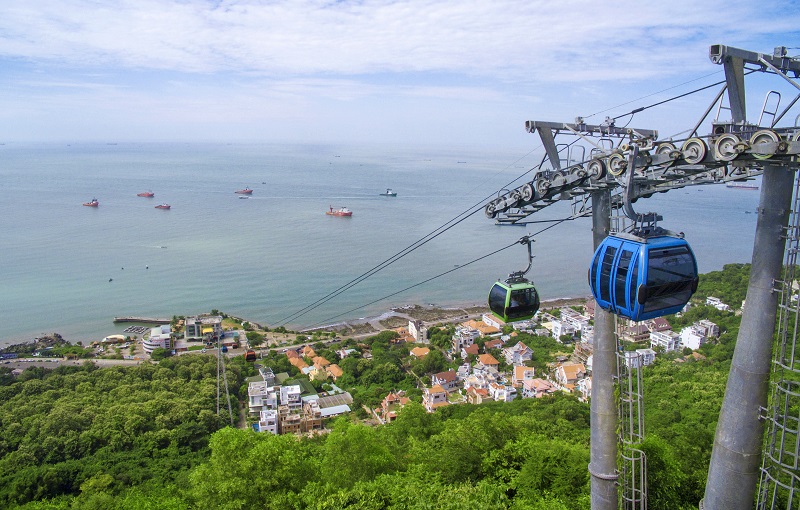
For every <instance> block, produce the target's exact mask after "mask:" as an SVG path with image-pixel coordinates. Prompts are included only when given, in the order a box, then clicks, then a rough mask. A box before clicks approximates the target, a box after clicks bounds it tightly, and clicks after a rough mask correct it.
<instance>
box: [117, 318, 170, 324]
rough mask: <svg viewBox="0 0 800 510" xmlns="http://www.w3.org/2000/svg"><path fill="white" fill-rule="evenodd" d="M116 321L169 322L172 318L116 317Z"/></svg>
mask: <svg viewBox="0 0 800 510" xmlns="http://www.w3.org/2000/svg"><path fill="white" fill-rule="evenodd" d="M114 322H115V323H117V322H143V323H145V324H169V323H170V322H172V319H154V318H153V317H114Z"/></svg>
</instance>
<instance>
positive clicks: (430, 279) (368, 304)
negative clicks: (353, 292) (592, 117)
mask: <svg viewBox="0 0 800 510" xmlns="http://www.w3.org/2000/svg"><path fill="white" fill-rule="evenodd" d="M574 219H575V218H574V217H569V218H562V219H560V220H549V221H552V222H553V224H552V225H549V226H547V227H545V228H543V229H541V230H539V231H538V232H536V233H535V234H527V235H526V236H525V237H528V238H531V239H533V238H534V237H535V236H537V235H539V234H541V233H542V232H544V231H545V230H548V229H551V228H553V227H555V226H556V225H560V224H562V223H564V222H565V221H570V220H574ZM518 244H520V241H514V242H513V243H511V244H509V245H508V246H504V247H502V248H499V249H497V250H495V251H493V252H491V253H487V254H486V255H483V256H481V257H478V258H476V259H473V260H471V261H469V262H467V263H466V264H461V265H459V266H458V267H455V268H453V269H449V270H447V271H445V272H443V273H439V274H437V275H435V276H431V277H430V278H428V279H426V280H423V281H421V282H419V283H415V284H414V285H410V286H408V287H406V288H404V289H401V290H398V291H397V292H393V293H391V294H388V295H386V296H383V297H382V298H379V299H376V300H374V301H370V302H369V303H366V304H363V305H361V306H359V307H356V308H353V309H351V310H348V311H346V312H342V313H340V314H338V315H334V316H333V317H328V318H327V319H325V320H323V321H320V322H318V323H316V324H312V325H311V326H309V327H307V328H304V329H303V331H306V330H309V329H314V328H317V327H319V326H323V325H325V324H327V323H329V322H330V321H332V320H334V319H338V318H339V317H341V316H343V315H347V314H349V313H352V312H355V311H358V310H361V309H362V308H366V307H368V306H370V305H374V304H375V303H379V302H381V301H383V300H384V299H389V298H390V297H394V296H396V295H398V294H402V293H403V292H406V291H408V290H411V289H413V288H415V287H419V286H420V285H424V284H426V283H428V282H431V281H433V280H435V279H437V278H440V277H442V276H445V275H448V274H450V273H452V272H454V271H458V270H459V269H461V268H464V267H467V266H469V265H471V264H474V263H475V262H479V261H481V260H483V259H485V258H488V257H491V256H492V255H496V254H498V253H500V252H501V251H504V250H507V249H509V248H511V247H512V246H516V245H518Z"/></svg>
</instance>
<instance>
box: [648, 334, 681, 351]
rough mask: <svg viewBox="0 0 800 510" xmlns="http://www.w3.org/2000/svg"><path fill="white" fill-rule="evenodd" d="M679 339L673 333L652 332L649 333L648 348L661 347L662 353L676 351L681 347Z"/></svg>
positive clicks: (678, 336)
mask: <svg viewBox="0 0 800 510" xmlns="http://www.w3.org/2000/svg"><path fill="white" fill-rule="evenodd" d="M680 338H681V336H680V335H679V334H678V333H676V332H674V331H653V332H651V333H650V347H651V348H653V349H654V348H656V347H661V348H662V349H663V350H664V352H672V351H676V350H678V348H680V345H681V340H680Z"/></svg>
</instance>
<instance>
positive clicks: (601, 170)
mask: <svg viewBox="0 0 800 510" xmlns="http://www.w3.org/2000/svg"><path fill="white" fill-rule="evenodd" d="M586 171H587V173H588V174H589V178H590V179H591V180H593V181H599V180H600V179H602V178H603V177H605V176H606V166H605V165H604V164H603V160H600V159H593V160H591V161H590V162H589V164H588V165H586Z"/></svg>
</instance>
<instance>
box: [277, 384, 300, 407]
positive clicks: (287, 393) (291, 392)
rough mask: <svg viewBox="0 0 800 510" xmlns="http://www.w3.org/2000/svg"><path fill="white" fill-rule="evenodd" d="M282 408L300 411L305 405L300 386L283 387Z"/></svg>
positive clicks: (281, 393) (281, 394)
mask: <svg viewBox="0 0 800 510" xmlns="http://www.w3.org/2000/svg"><path fill="white" fill-rule="evenodd" d="M280 396H281V403H280V405H281V406H286V407H287V408H288V409H289V410H291V411H294V410H299V409H300V407H301V406H302V405H303V401H302V399H301V398H300V385H298V384H292V385H290V386H281V389H280Z"/></svg>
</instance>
